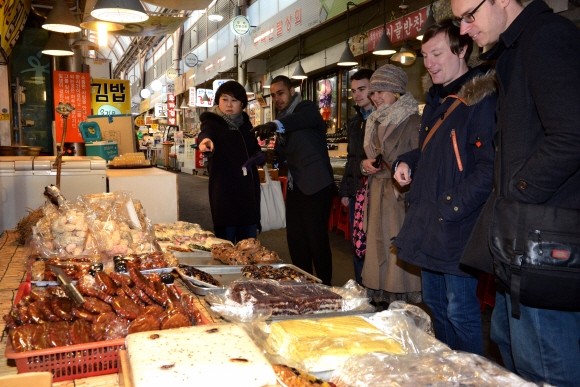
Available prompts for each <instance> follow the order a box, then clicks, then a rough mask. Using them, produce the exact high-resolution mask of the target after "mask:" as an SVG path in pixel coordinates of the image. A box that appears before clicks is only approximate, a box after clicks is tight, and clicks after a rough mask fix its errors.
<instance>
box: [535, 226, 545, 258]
mask: <svg viewBox="0 0 580 387" xmlns="http://www.w3.org/2000/svg"><path fill="white" fill-rule="evenodd" d="M534 233H535V234H536V235H537V236H538V254H539V255H542V254H544V250H543V249H542V234H541V232H540V230H536V231H534Z"/></svg>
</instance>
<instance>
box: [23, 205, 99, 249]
mask: <svg viewBox="0 0 580 387" xmlns="http://www.w3.org/2000/svg"><path fill="white" fill-rule="evenodd" d="M43 210H45V216H44V217H43V218H42V219H40V220H39V221H38V223H37V225H36V226H35V227H33V248H34V250H35V252H37V253H38V254H39V255H40V256H42V257H52V256H60V257H64V256H76V255H83V254H94V253H96V252H97V250H96V245H95V243H94V241H93V240H92V238H91V235H90V233H89V228H88V225H87V222H86V218H85V213H84V211H83V209H82V207H80V206H78V205H76V204H68V205H67V206H62V207H61V208H60V209H56V208H55V207H54V206H52V205H50V204H47V205H45V206H44V208H43Z"/></svg>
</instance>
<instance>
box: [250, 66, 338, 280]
mask: <svg viewBox="0 0 580 387" xmlns="http://www.w3.org/2000/svg"><path fill="white" fill-rule="evenodd" d="M270 92H271V93H272V101H273V102H274V104H275V106H276V110H277V111H278V114H277V116H276V120H275V121H273V122H268V123H266V124H263V125H258V126H256V128H254V129H255V131H256V133H257V135H258V137H260V138H267V137H269V135H270V134H272V133H273V132H277V133H279V136H278V138H277V141H276V147H275V150H276V152H277V153H278V155H279V161H280V162H284V161H286V162H287V163H288V186H287V191H286V238H287V240H288V249H289V250H290V256H291V257H292V263H294V264H295V265H296V266H298V267H299V268H301V269H302V270H305V271H307V272H308V273H312V272H313V271H312V265H313V264H314V269H315V270H316V275H317V276H318V278H320V279H321V280H322V282H323V283H324V284H326V285H330V281H331V278H332V253H331V251H330V242H329V240H328V231H327V227H328V217H329V216H330V207H331V206H332V197H333V194H334V192H335V186H334V177H333V173H332V167H331V166H330V159H329V157H328V148H327V145H326V129H325V126H324V121H323V120H322V116H321V115H320V113H319V111H318V108H317V107H316V105H315V104H314V103H313V102H312V101H303V100H302V98H301V97H300V94H298V93H296V92H295V90H294V87H292V82H291V81H290V79H289V78H288V77H285V76H283V75H279V76H277V77H275V78H274V79H273V80H272V83H271V85H270Z"/></svg>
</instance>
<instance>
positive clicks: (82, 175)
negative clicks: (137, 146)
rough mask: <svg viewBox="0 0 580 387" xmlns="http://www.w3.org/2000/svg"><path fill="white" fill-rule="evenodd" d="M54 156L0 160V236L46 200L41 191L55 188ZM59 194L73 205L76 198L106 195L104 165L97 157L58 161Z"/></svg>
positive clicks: (76, 157)
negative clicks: (59, 175) (59, 165)
mask: <svg viewBox="0 0 580 387" xmlns="http://www.w3.org/2000/svg"><path fill="white" fill-rule="evenodd" d="M55 159H56V156H0V199H1V201H0V232H2V231H4V230H9V229H13V228H15V227H16V224H17V223H18V221H19V220H20V219H22V218H23V217H25V216H26V215H27V214H28V212H29V211H28V210H27V208H30V209H32V210H35V209H37V208H39V207H40V206H42V205H43V204H44V202H45V200H46V198H45V197H44V195H43V193H44V187H46V186H49V185H50V184H54V185H56V167H54V166H53V164H54V161H55ZM62 161H63V163H62V170H61V181H60V185H61V186H60V190H61V192H62V194H63V196H64V197H65V198H67V199H68V200H69V201H74V200H75V199H76V198H77V197H78V196H79V195H84V194H89V193H102V192H106V191H107V164H106V162H105V160H103V159H102V158H100V157H98V156H65V157H63V158H62Z"/></svg>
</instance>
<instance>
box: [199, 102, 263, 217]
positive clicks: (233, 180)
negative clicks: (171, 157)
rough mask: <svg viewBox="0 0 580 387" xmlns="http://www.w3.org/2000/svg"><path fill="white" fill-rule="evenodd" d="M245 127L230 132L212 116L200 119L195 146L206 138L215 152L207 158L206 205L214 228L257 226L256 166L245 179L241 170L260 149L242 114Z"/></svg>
mask: <svg viewBox="0 0 580 387" xmlns="http://www.w3.org/2000/svg"><path fill="white" fill-rule="evenodd" d="M242 114H243V116H244V123H243V124H242V125H241V126H240V128H239V129H231V128H229V127H228V125H227V123H226V121H225V120H224V119H223V118H221V117H220V116H218V115H217V114H215V113H212V112H205V113H203V114H202V115H201V116H200V121H201V133H200V134H199V137H198V143H200V142H201V141H202V140H203V139H205V138H209V139H210V140H212V141H213V144H214V151H213V153H212V154H211V155H210V156H209V157H208V171H209V203H210V208H211V215H212V219H213V223H214V226H218V227H226V226H244V225H251V224H258V223H259V222H260V177H259V175H258V169H257V168H256V166H255V165H253V166H251V167H250V168H248V170H247V175H246V176H244V174H243V172H242V166H243V165H244V163H245V162H246V161H247V160H248V159H249V158H250V157H252V156H253V155H254V154H255V153H256V152H259V151H260V146H259V145H258V141H257V140H256V137H255V136H254V135H253V134H252V133H251V132H250V130H251V129H252V124H251V123H250V121H249V118H248V115H247V114H246V113H242Z"/></svg>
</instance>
